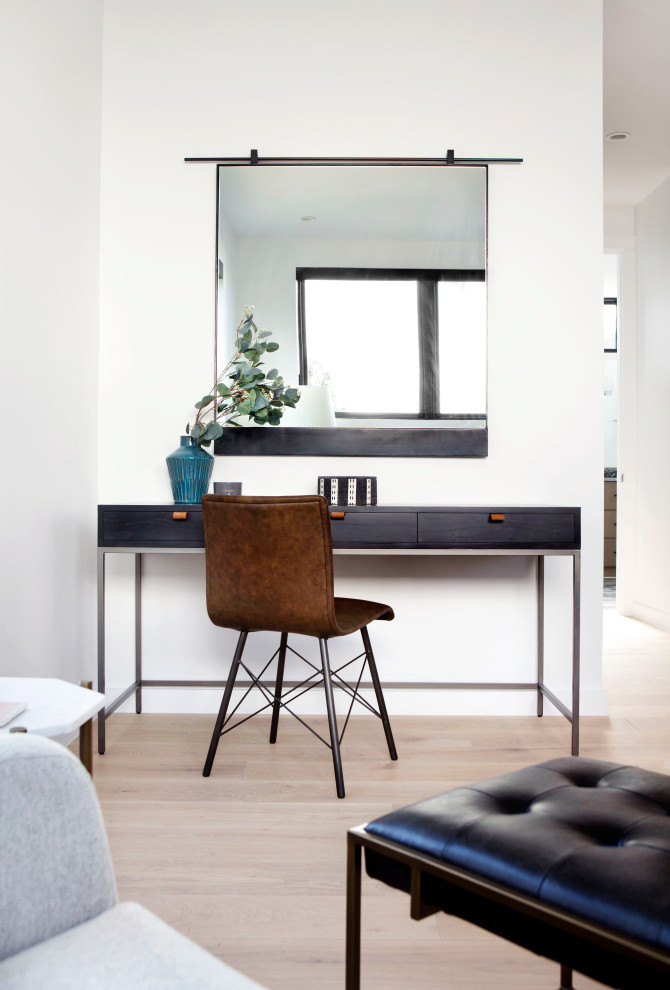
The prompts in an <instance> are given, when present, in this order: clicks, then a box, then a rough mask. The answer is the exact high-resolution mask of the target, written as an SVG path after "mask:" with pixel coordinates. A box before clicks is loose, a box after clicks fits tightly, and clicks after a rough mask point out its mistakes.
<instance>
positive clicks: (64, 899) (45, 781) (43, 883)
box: [0, 733, 262, 990]
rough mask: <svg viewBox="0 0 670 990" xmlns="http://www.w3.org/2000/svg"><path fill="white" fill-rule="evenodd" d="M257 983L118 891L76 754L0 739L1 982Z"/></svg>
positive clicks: (118, 989) (234, 987) (45, 743)
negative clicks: (121, 899) (123, 898)
mask: <svg viewBox="0 0 670 990" xmlns="http://www.w3.org/2000/svg"><path fill="white" fill-rule="evenodd" d="M46 987H48V988H49V990H79V988H85V990H98V988H100V990H103V988H104V990H129V988H130V987H132V988H133V990H163V988H166V990H172V988H174V990H177V988H178V990H196V988H197V990H205V988H206V990H219V988H220V990H262V988H260V987H259V984H257V983H254V982H253V981H251V980H249V979H247V978H246V977H244V976H242V975H241V974H239V973H238V972H236V971H235V970H234V969H231V968H230V967H229V966H226V965H225V964H224V963H222V962H220V961H219V960H218V959H216V958H215V957H214V956H212V955H210V954H209V953H208V952H206V951H205V950H204V949H201V948H200V947H199V946H197V945H196V944H195V943H194V942H191V941H190V940H189V939H187V938H185V937H184V936H183V935H180V934H178V933H177V932H176V931H174V930H173V929H172V928H170V927H169V925H166V924H165V923H164V922H163V921H161V920H160V919H159V918H157V917H156V916H155V915H153V914H151V912H149V911H147V910H146V909H145V908H143V907H141V906H140V905H139V904H133V903H130V902H127V903H123V904H120V903H119V902H118V900H117V894H116V886H115V883H114V874H113V872H112V863H111V859H110V855H109V848H108V845H107V836H106V834H105V829H104V825H103V822H102V817H101V814H100V808H99V805H98V800H97V797H96V794H95V789H94V787H93V784H92V782H91V780H90V778H89V776H88V774H87V773H86V771H85V770H84V768H83V767H82V765H81V763H80V762H79V761H78V760H77V759H75V757H74V756H73V755H72V754H71V753H70V752H68V750H66V749H64V748H63V747H62V746H60V745H58V744H57V743H54V742H52V741H50V740H48V739H43V738H41V737H39V736H31V735H29V734H18V733H17V734H14V735H10V736H6V737H4V738H3V739H0V988H2V990H33V988H35V990H44V988H46Z"/></svg>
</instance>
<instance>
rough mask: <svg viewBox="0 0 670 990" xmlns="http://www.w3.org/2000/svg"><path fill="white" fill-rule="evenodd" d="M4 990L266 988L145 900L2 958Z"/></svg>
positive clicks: (0, 971) (0, 973)
mask: <svg viewBox="0 0 670 990" xmlns="http://www.w3.org/2000/svg"><path fill="white" fill-rule="evenodd" d="M0 987H2V990H45V988H47V987H48V990H131V988H132V990H173V988H174V990H262V988H261V987H260V985H259V984H258V983H254V982H253V980H249V979H247V977H246V976H242V975H241V974H240V973H237V972H236V971H235V970H234V969H231V968H230V966H226V965H225V964H224V963H222V962H220V961H219V960H218V959H216V958H215V957H214V956H212V955H210V954H209V952H206V951H205V950H204V949H201V948H200V947H199V946H197V945H196V944H195V943H194V942H191V941H190V939H187V938H185V937H184V936H183V935H180V934H179V933H178V932H176V931H174V929H172V928H170V926H169V925H166V924H165V922H163V921H161V920H160V919H159V918H157V917H156V916H155V915H153V914H151V913H150V912H149V911H147V910H145V908H143V907H141V906H140V905H139V904H133V903H130V902H127V903H124V904H119V905H117V906H116V907H114V908H112V909H111V910H109V911H106V912H105V913H104V914H101V915H98V917H97V918H94V919H93V920H92V921H87V922H85V923H84V924H83V925H79V926H78V927H77V928H72V929H70V930H69V931H67V932H63V934H62V935H57V936H56V937H55V938H52V939H49V940H48V941H47V942H43V943H41V944H40V945H35V946H33V947H32V948H31V949H27V950H26V951H25V952H21V953H19V954H18V955H15V956H11V957H10V958H9V959H6V960H5V961H4V962H2V963H0Z"/></svg>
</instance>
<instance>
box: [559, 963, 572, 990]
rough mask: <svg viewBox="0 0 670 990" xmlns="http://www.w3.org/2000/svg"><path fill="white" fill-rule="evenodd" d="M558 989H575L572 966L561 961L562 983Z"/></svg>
mask: <svg viewBox="0 0 670 990" xmlns="http://www.w3.org/2000/svg"><path fill="white" fill-rule="evenodd" d="M558 990H574V986H573V983H572V967H570V966H564V965H563V963H561V985H560V987H559V988H558Z"/></svg>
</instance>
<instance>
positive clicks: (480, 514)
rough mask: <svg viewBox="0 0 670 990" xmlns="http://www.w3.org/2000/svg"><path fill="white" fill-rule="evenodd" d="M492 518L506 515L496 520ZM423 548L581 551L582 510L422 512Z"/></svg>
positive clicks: (420, 537)
mask: <svg viewBox="0 0 670 990" xmlns="http://www.w3.org/2000/svg"><path fill="white" fill-rule="evenodd" d="M492 516H502V517H503V518H502V519H499V520H494V519H492ZM419 545H420V546H421V545H425V546H445V547H454V548H456V549H458V548H463V549H467V548H471V549H478V548H481V549H484V548H488V549H502V550H504V549H507V548H514V547H518V548H519V549H526V548H531V549H532V548H540V547H542V548H545V549H578V548H579V545H580V534H579V510H571V509H537V510H534V511H529V510H523V509H513V510H511V511H510V510H506V509H478V510H465V511H460V512H456V511H450V510H448V509H445V510H444V511H441V512H420V513H419Z"/></svg>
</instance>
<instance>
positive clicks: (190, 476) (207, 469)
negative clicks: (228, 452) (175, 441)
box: [165, 437, 214, 503]
mask: <svg viewBox="0 0 670 990" xmlns="http://www.w3.org/2000/svg"><path fill="white" fill-rule="evenodd" d="M179 444H180V445H179V447H177V449H176V450H175V451H173V452H172V453H171V454H169V455H168V456H167V457H166V458H165V461H166V463H167V468H168V474H169V475H170V484H171V485H172V497H173V499H174V500H175V502H191V503H194V502H199V501H200V499H201V498H202V496H203V495H204V494H205V492H206V491H207V489H208V488H209V482H210V479H211V477H212V469H213V467H214V458H213V457H212V455H211V454H208V453H207V451H206V450H203V449H202V447H198V446H197V445H196V444H194V443H191V438H190V437H180V438H179Z"/></svg>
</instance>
